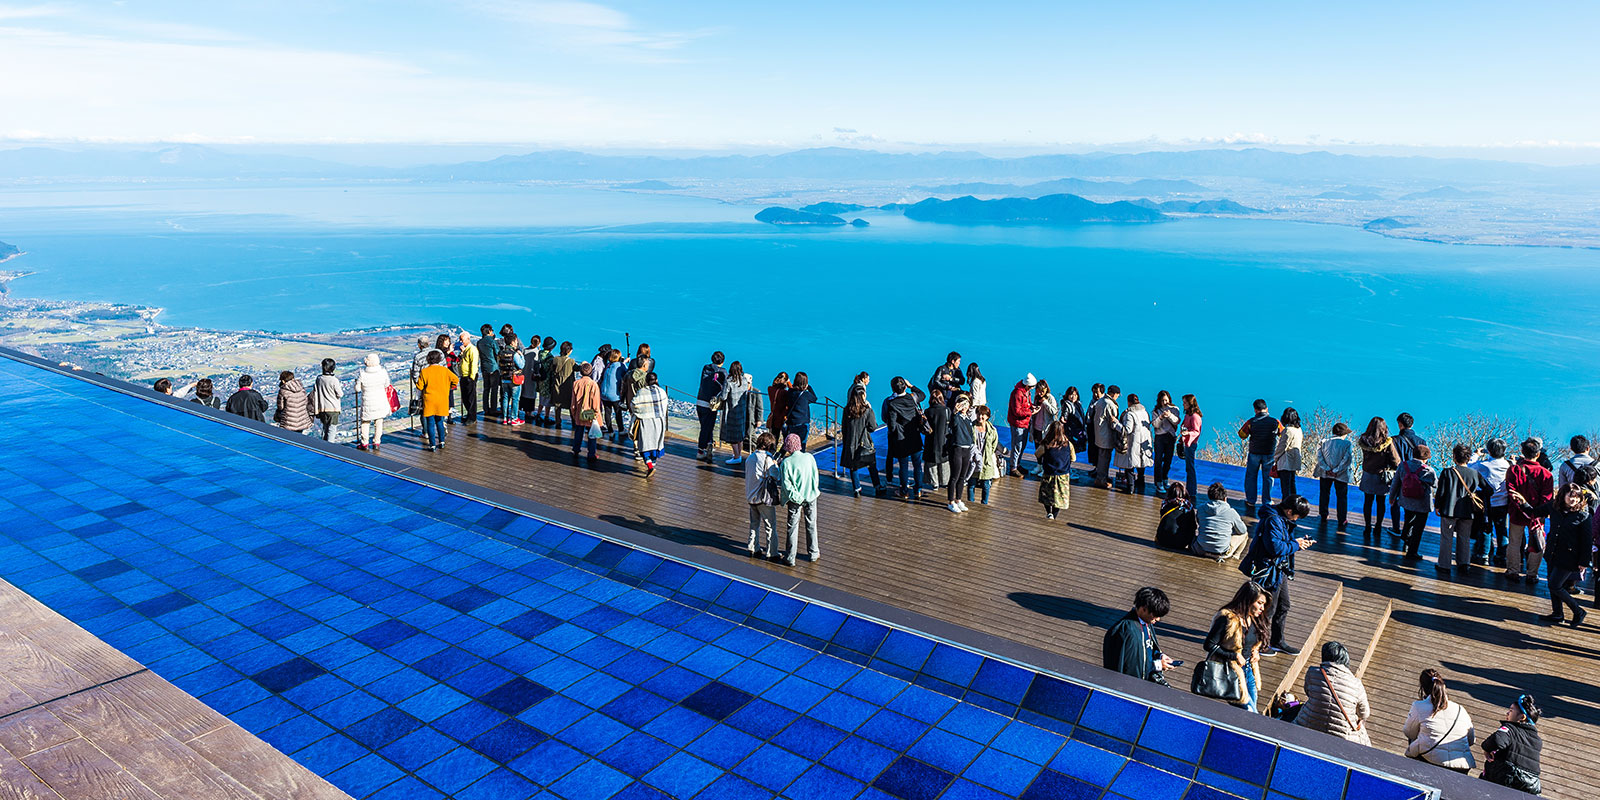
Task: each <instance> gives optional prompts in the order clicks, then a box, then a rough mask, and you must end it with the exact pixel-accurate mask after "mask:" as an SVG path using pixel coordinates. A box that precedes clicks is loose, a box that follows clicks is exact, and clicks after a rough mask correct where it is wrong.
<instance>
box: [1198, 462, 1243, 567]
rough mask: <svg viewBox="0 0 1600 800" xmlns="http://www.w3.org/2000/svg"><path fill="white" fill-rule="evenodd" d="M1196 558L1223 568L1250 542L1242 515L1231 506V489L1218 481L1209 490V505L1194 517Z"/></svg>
mask: <svg viewBox="0 0 1600 800" xmlns="http://www.w3.org/2000/svg"><path fill="white" fill-rule="evenodd" d="M1195 523H1196V524H1195V537H1194V544H1193V545H1192V546H1191V548H1190V549H1192V550H1194V553H1195V555H1200V556H1206V557H1208V558H1214V559H1216V560H1217V563H1218V564H1220V563H1222V562H1224V561H1227V560H1228V559H1231V558H1238V557H1239V554H1240V553H1243V552H1244V545H1245V542H1248V541H1250V530H1249V529H1248V528H1246V527H1245V526H1244V519H1243V518H1242V517H1240V516H1239V512H1238V511H1235V510H1234V509H1233V506H1231V505H1228V487H1226V486H1223V485H1222V481H1216V482H1214V483H1212V484H1211V486H1209V487H1207V488H1206V502H1205V503H1203V504H1202V505H1201V506H1200V507H1199V508H1198V509H1197V510H1196V514H1195Z"/></svg>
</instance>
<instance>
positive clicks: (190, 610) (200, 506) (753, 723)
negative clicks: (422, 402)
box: [0, 358, 1418, 800]
mask: <svg viewBox="0 0 1600 800" xmlns="http://www.w3.org/2000/svg"><path fill="white" fill-rule="evenodd" d="M0 398H4V399H0V411H3V413H4V414H5V418H6V419H7V420H8V422H9V424H8V425H7V426H5V427H4V429H3V431H0V447H3V448H4V452H6V453H7V454H8V455H7V457H6V458H5V459H4V461H3V462H0V476H3V479H4V480H5V482H6V486H7V492H6V493H5V495H4V498H3V499H0V531H3V536H0V576H3V577H4V578H5V579H6V580H9V581H10V582H12V583H14V584H16V585H18V586H20V587H21V588H23V589H24V590H26V591H28V592H29V593H30V594H32V595H34V596H35V597H37V598H39V599H40V600H42V601H43V602H45V603H47V604H48V605H50V606H51V607H52V608H55V609H57V610H58V611H60V612H61V613H63V614H65V615H66V616H67V617H69V618H71V619H73V620H74V621H76V622H78V623H79V624H81V625H83V626H84V627H85V628H87V629H89V630H90V631H91V632H93V633H95V634H96V635H98V636H100V637H101V638H103V639H105V640H106V641H107V642H110V643H111V644H113V645H115V646H117V647H119V648H121V649H123V650H125V651H126V652H128V653H129V654H130V655H132V656H133V657H135V658H137V659H139V660H141V661H143V662H144V663H145V664H146V665H148V666H149V667H150V668H151V669H153V670H154V671H155V672H157V673H158V674H160V675H161V676H163V677H165V678H167V679H168V680H171V681H172V682H173V683H175V684H177V685H178V686H179V687H181V688H183V689H184V690H186V691H188V692H190V693H192V694H194V695H196V696H197V697H199V698H201V699H202V700H203V701H205V702H206V703H208V704H210V705H211V706H212V707H214V708H216V709H218V710H219V711H221V712H223V713H225V714H227V715H228V716H230V717H231V718H232V719H234V720H235V721H237V722H239V723H240V724H241V725H243V726H244V727H245V728H247V729H249V730H251V731H253V732H254V733H256V734H257V735H259V736H261V737H262V738H263V739H265V740H266V741H267V742H269V743H271V744H272V745H274V746H275V747H277V748H279V749H280V750H282V751H284V752H286V753H289V754H290V755H291V756H292V757H294V758H295V759H296V760H298V761H299V762H300V763H302V764H304V765H306V766H307V767H309V768H310V769H312V770H314V771H316V772H317V773H319V774H321V775H323V776H325V777H327V778H328V779H329V780H330V781H332V782H333V783H334V784H335V785H337V786H339V787H340V788H342V789H344V790H345V791H347V792H349V793H350V794H352V795H354V796H356V797H362V798H367V797H371V798H385V799H387V798H429V797H442V796H455V797H461V798H495V799H496V800H519V799H520V798H531V797H540V798H545V797H561V798H568V799H569V800H589V799H590V798H607V797H617V798H639V799H643V798H661V797H677V798H697V800H699V799H701V798H704V799H705V800H714V799H716V798H738V799H740V800H743V799H744V798H771V797H779V796H781V797H785V798H790V799H791V800H811V798H850V797H858V796H859V797H865V798H899V800H933V798H938V797H943V798H996V797H1018V798H1024V800H1047V799H1050V798H1112V799H1113V800H1114V799H1115V798H1134V799H1135V800H1145V799H1146V798H1151V799H1152V800H1160V799H1161V798H1171V799H1172V800H1179V798H1212V797H1226V796H1230V794H1231V796H1242V797H1247V798H1251V800H1267V799H1268V798H1294V799H1296V800H1323V799H1324V798H1340V797H1344V796H1346V794H1347V793H1348V796H1349V797H1351V798H1355V797H1360V798H1363V800H1366V799H1367V798H1372V799H1373V800H1387V798H1409V797H1416V796H1417V795H1418V791H1417V790H1416V789H1415V788H1412V787H1408V786H1405V785H1401V784H1398V783H1394V782H1391V781H1388V780H1385V779H1384V778H1382V777H1381V776H1373V775H1367V774H1365V773H1362V772H1356V771H1351V770H1348V769H1346V768H1345V767H1343V766H1340V765H1336V764H1332V763H1329V762H1326V761H1323V760H1321V759H1318V758H1315V757H1312V756H1307V755H1304V754H1301V753H1297V752H1293V751H1289V750H1286V749H1282V748H1280V747H1278V746H1277V745H1276V744H1275V743H1272V742H1268V741H1262V740H1258V739H1254V738H1251V737H1248V736H1243V735H1240V734H1237V733H1234V732H1231V731H1228V730H1223V729H1213V728H1212V727H1211V726H1210V725H1209V724H1206V723H1204V722H1201V721H1197V720H1193V719H1189V718H1186V717H1182V716H1179V715H1176V714H1173V713H1170V712H1168V711H1165V710H1162V709H1151V708H1148V707H1146V706H1144V705H1142V704H1139V703H1134V702H1131V701H1128V700H1125V699H1123V698H1120V697H1117V696H1114V695H1111V694H1107V693H1104V692H1101V691H1099V690H1096V689H1094V688H1093V687H1090V686H1086V685H1083V684H1079V683H1075V682H1071V681H1066V680H1062V679H1060V678H1056V677H1052V676H1048V675H1040V674H1036V673H1035V672H1033V671H1031V670H1028V669H1026V668H1023V667H1020V666H1017V665H1015V664H1010V663H1007V662H1004V661H999V660H996V659H992V658H986V657H983V656H981V655H978V654H976V653H973V652H970V651H967V650H964V649H961V648H959V647H954V646H951V645H948V644H943V643H939V642H934V641H931V640H929V639H927V638H924V637H922V636H920V635H918V634H916V633H913V632H909V631H903V630H895V629H890V628H888V627H886V626H884V625H881V624H879V623H876V622H873V621H870V620H865V619H861V618H858V617H854V616H850V615H848V614H845V613H842V612H840V611H838V610H836V609H832V608H827V607H824V606H820V605H814V604H810V603H807V602H805V601H802V600H800V599H797V598H795V597H792V596H788V595H784V594H780V593H776V592H769V591H767V590H765V589H762V588H760V587H756V586H751V585H747V584H744V583H740V582H737V581H731V580H729V579H728V578H726V577H722V576H720V575H717V574H715V573H713V572H709V571H704V570H700V569H697V568H695V567H693V566H690V565H687V564H683V563H679V562H675V561H671V560H665V559H662V558H660V557H658V556H655V555H652V554H649V553H645V552H640V551H636V550H633V549H631V548H629V547H626V546H623V545H620V544H616V543H612V542H607V541H602V540H600V539H598V538H596V537H594V536H592V535H589V534H584V533H577V532H574V531H571V530H568V529H565V528H562V527H560V526H557V525H554V524H545V523H543V522H540V521H538V520H534V519H531V518H527V517H523V516H520V515H517V514H513V513H510V512H507V511H504V510H500V509H496V508H493V507H490V506H487V505H485V504H482V503H479V502H477V501H473V500H468V499H464V498H460V497H457V496H453V495H449V494H445V493H443V492H440V491H438V490H435V489H432V488H429V487H425V486H421V485H418V484H415V483H411V482H408V481H405V480H401V479H399V478H395V477H392V476H389V475H385V474H382V473H379V472H375V471H372V470H368V469H365V468H362V467H359V466H354V465H351V464H347V463H344V462H341V461H338V460H336V459H332V458H329V457H326V456H323V455H321V454H318V453H315V452H310V451H306V450H302V449H299V448H296V447H293V446H291V445H287V444H284V443H280V442H277V441H274V440H272V439H268V438H265V437H262V436H258V435H255V434H252V433H248V432H244V431H239V430H235V429H232V428H228V427H225V426H222V425H218V424H216V423H214V422H211V421H209V420H205V419H202V418H198V417H195V416H191V415H188V414H185V413H182V412H178V411H174V410H171V409H167V408H162V407H160V406H158V405H155V404H152V403H147V402H145V401H143V400H140V399H137V398H133V397H128V396H125V395H120V394H117V393H115V392H112V391H109V390H106V389H103V388H100V387H97V386H93V385H90V384H87V383H84V382H81V381H77V380H75V379H71V378H67V377H63V376H58V375H54V374H51V373H48V372H45V371H42V370H38V369H35V368H32V367H30V366H26V365H23V364H20V363H17V362H13V361H11V360H9V359H5V358H0Z"/></svg>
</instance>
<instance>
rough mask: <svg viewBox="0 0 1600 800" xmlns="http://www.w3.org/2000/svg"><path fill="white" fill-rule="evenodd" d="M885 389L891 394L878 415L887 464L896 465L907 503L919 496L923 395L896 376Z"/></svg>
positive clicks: (903, 379)
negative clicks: (884, 431)
mask: <svg viewBox="0 0 1600 800" xmlns="http://www.w3.org/2000/svg"><path fill="white" fill-rule="evenodd" d="M889 388H890V390H891V391H893V392H894V394H892V395H890V396H889V397H888V399H886V400H884V401H883V413H882V414H881V415H880V416H881V417H882V418H883V424H884V425H886V426H888V428H889V430H888V435H889V436H888V438H889V452H888V460H889V461H898V462H900V492H901V495H902V496H903V497H904V498H905V500H906V501H907V502H911V501H913V500H915V499H916V498H917V496H918V495H920V494H922V400H923V398H925V397H927V395H925V394H923V393H922V390H921V389H918V388H917V387H915V386H911V385H909V384H908V383H907V381H906V379H905V378H902V377H900V376H899V375H896V376H894V380H891V381H889ZM886 482H892V481H888V480H887V479H886Z"/></svg>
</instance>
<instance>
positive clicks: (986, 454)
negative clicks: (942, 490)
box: [967, 406, 1000, 505]
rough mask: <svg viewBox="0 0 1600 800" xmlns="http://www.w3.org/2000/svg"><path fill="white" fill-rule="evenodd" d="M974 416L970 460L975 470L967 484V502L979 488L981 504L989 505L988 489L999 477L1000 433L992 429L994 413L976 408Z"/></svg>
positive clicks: (982, 407)
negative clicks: (981, 497) (981, 498)
mask: <svg viewBox="0 0 1600 800" xmlns="http://www.w3.org/2000/svg"><path fill="white" fill-rule="evenodd" d="M975 416H976V417H977V419H976V421H975V422H973V425H972V432H973V440H974V442H975V444H973V446H972V460H973V462H974V463H975V466H976V468H975V469H974V470H973V473H972V480H971V481H970V482H969V483H967V500H968V501H971V500H972V494H973V489H974V488H979V489H982V490H983V501H982V502H983V504H984V505H989V489H990V487H992V486H994V482H995V479H996V478H999V477H1000V432H999V431H998V430H996V429H995V427H994V422H993V417H994V412H992V411H990V410H989V407H988V406H978V408H977V410H976V414H975Z"/></svg>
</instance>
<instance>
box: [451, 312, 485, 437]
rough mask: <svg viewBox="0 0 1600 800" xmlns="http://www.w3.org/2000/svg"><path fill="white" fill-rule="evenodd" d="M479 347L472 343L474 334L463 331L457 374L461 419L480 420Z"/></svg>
mask: <svg viewBox="0 0 1600 800" xmlns="http://www.w3.org/2000/svg"><path fill="white" fill-rule="evenodd" d="M480 364H481V362H480V361H479V360H478V347H477V345H475V344H473V343H472V334H470V333H467V332H466V331H462V332H461V358H460V360H458V361H457V362H456V375H458V376H459V377H460V378H461V421H462V422H466V423H472V422H477V421H478V374H479V371H480V370H481V366H480Z"/></svg>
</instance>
